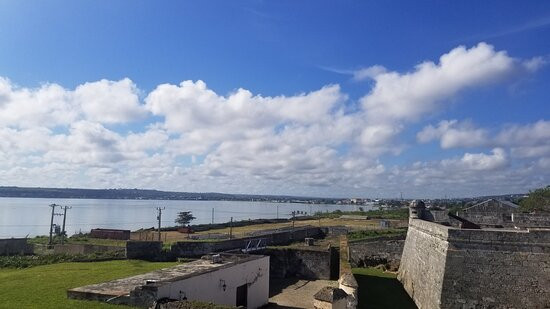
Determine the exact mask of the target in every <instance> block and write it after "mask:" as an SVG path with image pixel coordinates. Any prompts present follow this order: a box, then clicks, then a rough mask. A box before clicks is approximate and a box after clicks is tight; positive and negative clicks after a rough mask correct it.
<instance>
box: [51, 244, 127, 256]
mask: <svg viewBox="0 0 550 309" xmlns="http://www.w3.org/2000/svg"><path fill="white" fill-rule="evenodd" d="M125 250H126V248H124V247H116V246H100V245H90V244H64V245H55V246H54V247H53V252H54V253H55V254H91V253H98V252H116V251H125Z"/></svg>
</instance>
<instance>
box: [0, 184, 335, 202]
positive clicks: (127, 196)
mask: <svg viewBox="0 0 550 309" xmlns="http://www.w3.org/2000/svg"><path fill="white" fill-rule="evenodd" d="M0 197H4V198H58V199H112V200H160V201H163V200H164V201H168V200H179V201H241V202H273V203H306V204H307V203H314V204H333V203H336V202H337V201H339V200H341V199H336V198H319V197H296V196H278V195H249V194H227V193H215V192H206V193H193V192H171V191H158V190H146V189H76V188H35V187H0Z"/></svg>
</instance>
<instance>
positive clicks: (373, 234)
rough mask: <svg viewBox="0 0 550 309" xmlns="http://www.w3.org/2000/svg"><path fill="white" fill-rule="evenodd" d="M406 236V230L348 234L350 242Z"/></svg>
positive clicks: (368, 231)
mask: <svg viewBox="0 0 550 309" xmlns="http://www.w3.org/2000/svg"><path fill="white" fill-rule="evenodd" d="M400 235H403V236H404V235H407V229H384V230H362V231H353V232H350V233H348V239H349V240H350V241H354V240H363V239H373V238H378V237H384V236H386V237H391V236H400Z"/></svg>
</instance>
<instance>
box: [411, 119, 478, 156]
mask: <svg viewBox="0 0 550 309" xmlns="http://www.w3.org/2000/svg"><path fill="white" fill-rule="evenodd" d="M487 134H488V133H487V131H486V130H484V129H479V128H475V127H474V126H473V124H472V123H471V122H470V121H464V122H458V121H457V120H443V121H441V122H439V124H438V125H437V127H434V126H431V125H429V126H426V127H424V129H422V131H420V132H418V134H417V135H416V138H417V140H418V141H419V142H420V143H428V142H431V141H433V140H440V144H441V148H444V149H448V148H456V147H477V146H483V145H486V144H487V143H488V136H487Z"/></svg>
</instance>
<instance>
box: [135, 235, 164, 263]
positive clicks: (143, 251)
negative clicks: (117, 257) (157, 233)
mask: <svg viewBox="0 0 550 309" xmlns="http://www.w3.org/2000/svg"><path fill="white" fill-rule="evenodd" d="M161 255H162V242H160V241H137V240H129V241H127V242H126V258H128V259H137V260H147V261H156V260H159V259H160V258H161Z"/></svg>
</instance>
